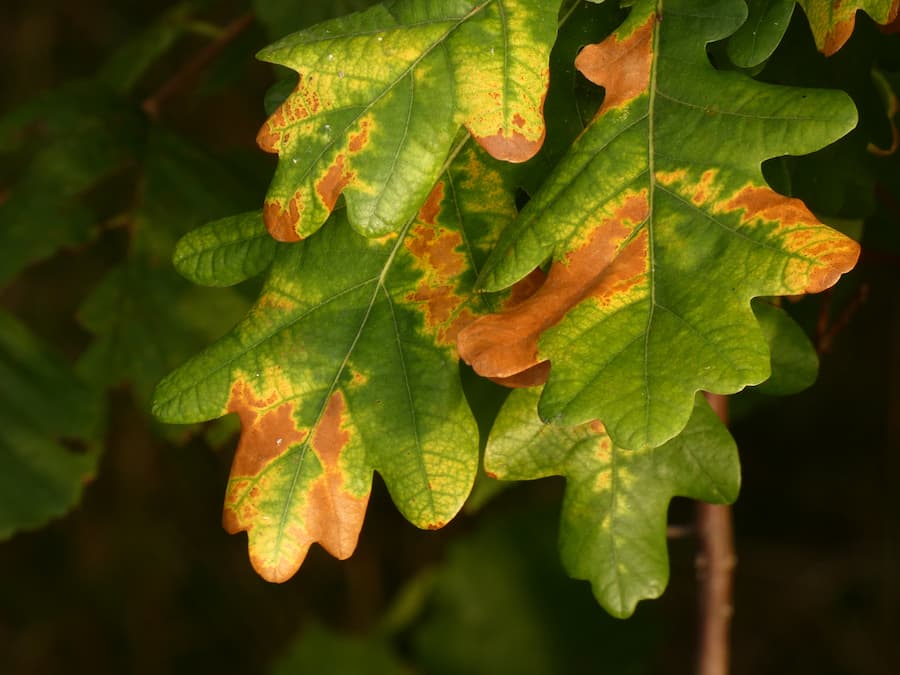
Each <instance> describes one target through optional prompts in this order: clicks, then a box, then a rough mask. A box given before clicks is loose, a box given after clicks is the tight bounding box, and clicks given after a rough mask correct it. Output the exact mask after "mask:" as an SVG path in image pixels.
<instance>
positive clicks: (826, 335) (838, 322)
mask: <svg viewBox="0 0 900 675" xmlns="http://www.w3.org/2000/svg"><path fill="white" fill-rule="evenodd" d="M831 297H832V294H831V292H830V291H829V292H828V293H827V295H826V296H825V298H824V299H823V300H822V307H821V309H820V311H819V319H818V322H817V325H816V352H817V353H818V354H819V356H822V355H823V354H827V353H828V352H830V351H831V347H832V344H833V343H834V339H835V338H836V337H837V336H838V335H839V334H840V333H841V332H842V331H843V330H844V329H845V328H846V327H847V326H848V325H850V321H851V319H853V317H854V315H855V314H856V313H857V312H858V311H859V309H860V307H862V306H863V304H865V302H866V300H867V299H868V297H869V285H868V284H860V285H859V287H858V288H857V289H856V293H854V294H853V297H852V298H851V299H850V302H849V303H848V304H847V305H846V306H845V307H844V309H843V311H842V312H841V313H840V315H839V316H838V317H837V319H835V320H834V321H831Z"/></svg>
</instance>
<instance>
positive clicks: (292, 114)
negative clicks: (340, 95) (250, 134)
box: [256, 75, 321, 153]
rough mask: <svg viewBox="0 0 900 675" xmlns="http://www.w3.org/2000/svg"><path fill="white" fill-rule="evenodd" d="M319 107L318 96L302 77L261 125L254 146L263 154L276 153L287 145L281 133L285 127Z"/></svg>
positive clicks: (313, 112) (316, 110)
mask: <svg viewBox="0 0 900 675" xmlns="http://www.w3.org/2000/svg"><path fill="white" fill-rule="evenodd" d="M320 107H321V103H320V101H319V96H318V94H316V93H315V92H314V91H312V90H310V88H309V86H308V85H307V84H305V83H304V81H303V76H302V75H301V76H300V79H299V80H298V81H297V86H296V87H295V88H294V91H293V92H291V94H290V96H288V97H287V98H286V99H285V100H284V103H282V104H281V105H280V106H278V108H276V109H275V112H274V113H272V116H271V117H269V119H267V120H266V121H265V123H263V125H262V127H261V128H260V130H259V133H257V135H256V144H257V145H258V146H259V147H260V149H261V150H263V151H264V152H271V153H278V152H279V150H280V149H281V146H282V145H283V144H285V143H287V138H286V137H285V136H283V135H282V132H283V131H284V129H286V128H287V127H289V126H291V125H292V124H295V123H297V122H299V121H300V120H302V119H305V118H307V117H309V116H310V115H313V114H315V113H316V112H318V110H319V108H320Z"/></svg>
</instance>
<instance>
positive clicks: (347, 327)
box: [154, 144, 515, 581]
mask: <svg viewBox="0 0 900 675" xmlns="http://www.w3.org/2000/svg"><path fill="white" fill-rule="evenodd" d="M514 214H515V206H514V203H513V197H512V193H511V190H510V189H509V186H507V185H506V184H505V183H504V180H503V178H502V177H501V175H500V174H499V173H498V172H497V171H496V170H494V169H491V168H490V167H489V165H488V164H486V163H485V160H484V158H483V157H482V156H481V155H480V154H479V153H477V152H475V150H474V149H473V147H472V145H471V144H469V147H468V148H467V149H465V150H463V151H462V152H460V153H459V155H458V156H457V157H456V160H455V161H454V162H453V163H452V164H451V165H449V168H447V169H446V170H445V172H444V173H443V175H442V176H441V177H440V180H439V181H438V183H437V184H436V186H435V187H434V189H433V191H432V193H431V196H430V197H429V199H428V200H427V201H426V202H425V204H424V205H423V206H422V208H421V209H420V211H419V213H418V214H417V216H416V217H415V218H412V219H411V220H410V221H409V222H408V223H407V224H406V225H405V226H404V227H403V228H402V229H401V230H400V232H398V233H391V234H388V235H386V236H384V237H380V238H365V237H362V236H360V235H359V234H357V233H356V232H354V231H353V230H352V229H351V227H350V224H349V222H348V219H347V214H346V212H345V211H343V210H340V211H338V212H336V213H335V215H334V216H333V217H332V222H331V223H330V226H329V227H328V228H325V229H324V230H323V231H322V232H321V233H319V234H318V235H317V236H316V237H313V238H311V239H309V240H307V241H304V242H301V243H300V244H297V245H294V246H284V247H278V248H277V250H276V253H275V258H274V261H273V263H272V266H271V267H270V268H269V272H268V276H267V279H266V282H265V285H264V287H263V289H262V292H261V295H260V297H259V299H258V301H257V303H256V305H255V306H254V307H253V308H252V310H251V311H250V313H249V314H248V316H247V317H246V318H245V319H244V320H243V321H242V322H240V323H239V324H238V325H237V326H236V327H235V328H234V330H233V331H232V332H231V333H230V334H228V335H226V336H225V337H224V338H222V339H221V340H219V341H218V342H217V343H215V344H214V345H212V346H211V347H210V348H209V349H207V350H206V351H205V352H203V353H202V354H200V355H198V356H196V357H194V358H193V359H191V360H190V361H188V362H187V363H186V364H185V365H184V366H182V367H181V368H179V369H178V370H176V371H175V372H174V373H172V374H171V375H169V376H168V377H166V378H165V379H164V380H163V381H162V382H161V383H160V385H159V387H158V389H157V392H156V399H155V403H154V412H155V414H156V415H157V417H159V418H160V419H161V420H163V421H167V422H175V423H185V422H196V421H202V420H207V419H211V418H215V417H219V416H221V415H224V414H226V413H229V412H233V413H237V414H238V416H239V417H240V419H241V424H242V426H243V433H242V436H241V440H240V444H239V446H238V449H237V452H236V454H235V458H234V463H233V465H232V471H231V478H230V480H229V484H228V489H227V494H226V499H225V509H224V523H225V527H226V529H228V530H229V531H230V532H238V531H247V533H248V536H249V548H250V557H251V560H252V562H253V565H254V567H255V568H256V570H257V571H258V572H259V573H260V574H261V575H262V576H263V577H264V578H266V579H268V580H270V581H284V580H286V579H288V578H290V577H291V576H292V575H293V574H294V573H295V572H296V570H297V569H298V568H299V566H300V564H301V563H302V561H303V559H304V557H305V555H306V552H307V550H308V548H309V546H310V545H311V544H312V543H313V542H318V543H320V544H321V545H322V546H323V547H324V548H325V549H326V550H327V551H329V552H330V553H331V554H332V555H334V556H336V557H338V558H346V557H348V556H349V555H350V554H351V553H352V552H353V549H354V547H355V546H356V541H357V538H358V536H359V531H360V528H361V527H362V521H363V517H364V514H365V510H366V505H367V503H368V499H369V493H370V490H371V484H372V472H373V471H378V472H379V473H380V474H381V475H382V477H383V478H384V481H385V483H386V485H387V488H388V490H389V492H390V493H391V496H392V497H393V499H394V501H395V503H396V504H397V506H398V507H399V509H400V510H401V512H402V513H403V514H404V515H405V516H406V517H407V518H408V519H409V520H410V521H411V522H412V523H414V524H415V525H417V526H419V527H423V528H437V527H441V526H442V525H444V524H445V523H446V522H447V521H449V520H450V519H451V518H452V517H453V516H454V515H455V514H456V512H457V511H458V510H459V508H460V507H461V506H462V503H463V501H464V500H465V498H466V497H467V495H468V494H469V491H470V489H471V486H472V481H473V479H474V475H475V470H476V465H477V462H478V430H477V426H476V423H475V420H474V419H473V417H472V414H471V412H470V410H469V408H468V405H467V404H466V400H465V397H464V395H463V390H462V387H461V384H460V379H459V372H458V367H457V363H458V361H457V354H456V349H455V341H456V334H457V332H458V331H459V329H460V328H461V327H462V326H463V325H465V324H466V323H467V322H468V321H470V320H471V319H472V318H473V317H474V316H475V314H476V313H481V312H484V311H486V307H485V306H484V303H483V302H482V301H481V300H478V299H476V302H475V304H473V302H471V301H470V300H471V298H470V291H471V288H472V286H473V284H474V280H475V276H476V270H477V264H478V262H479V261H483V259H484V258H485V257H486V255H487V250H489V248H490V246H491V245H492V244H493V243H494V241H495V238H496V234H495V233H496V231H497V228H498V227H502V225H503V224H504V223H506V222H509V221H510V220H511V219H512V217H513V216H514Z"/></svg>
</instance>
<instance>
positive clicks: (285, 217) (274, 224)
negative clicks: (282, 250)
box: [263, 191, 303, 242]
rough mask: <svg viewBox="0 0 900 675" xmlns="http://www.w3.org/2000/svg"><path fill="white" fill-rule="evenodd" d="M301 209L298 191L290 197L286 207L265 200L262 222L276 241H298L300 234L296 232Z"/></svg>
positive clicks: (276, 202)
mask: <svg viewBox="0 0 900 675" xmlns="http://www.w3.org/2000/svg"><path fill="white" fill-rule="evenodd" d="M302 211H303V206H302V201H301V194H300V192H299V191H298V192H296V193H294V196H293V197H291V200H290V201H289V202H288V208H286V209H285V208H283V207H282V205H281V203H280V202H278V201H275V200H269V201H267V202H266V203H265V204H264V205H263V222H264V223H265V224H266V229H267V230H268V231H269V234H270V235H271V236H272V238H273V239H275V240H276V241H284V242H295V241H300V235H299V234H297V224H298V223H299V222H300V213H301V212H302Z"/></svg>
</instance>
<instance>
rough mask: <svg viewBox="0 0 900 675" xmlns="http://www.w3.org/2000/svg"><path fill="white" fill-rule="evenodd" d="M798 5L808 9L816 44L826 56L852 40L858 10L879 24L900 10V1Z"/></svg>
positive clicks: (830, 0) (800, 0)
mask: <svg viewBox="0 0 900 675" xmlns="http://www.w3.org/2000/svg"><path fill="white" fill-rule="evenodd" d="M797 4H798V5H800V6H801V7H802V8H803V11H804V12H806V18H807V20H808V21H809V27H810V29H811V30H812V33H813V37H814V38H815V40H816V47H818V49H819V51H820V52H822V53H823V54H825V56H831V55H832V54H834V53H835V52H837V51H838V50H839V49H840V48H841V47H843V46H844V43H845V42H847V40H849V39H850V36H851V35H852V34H853V28H854V26H855V25H856V13H857V12H859V11H863V12H865V13H866V14H868V15H869V16H870V17H872V19H873V20H874V21H875V22H876V23H880V24H888V23H891V22H892V21H893V20H894V19H896V18H897V14H898V12H900V0H797Z"/></svg>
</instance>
